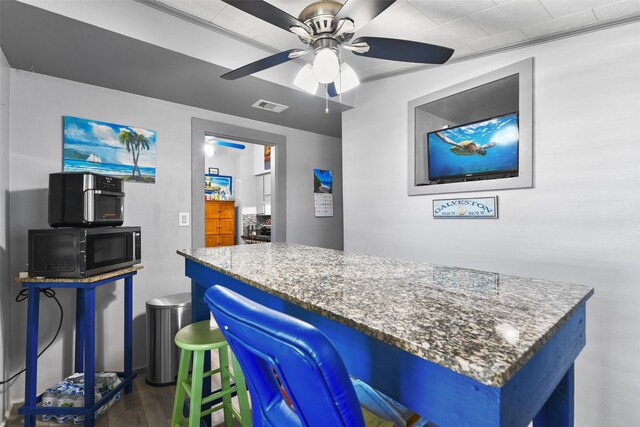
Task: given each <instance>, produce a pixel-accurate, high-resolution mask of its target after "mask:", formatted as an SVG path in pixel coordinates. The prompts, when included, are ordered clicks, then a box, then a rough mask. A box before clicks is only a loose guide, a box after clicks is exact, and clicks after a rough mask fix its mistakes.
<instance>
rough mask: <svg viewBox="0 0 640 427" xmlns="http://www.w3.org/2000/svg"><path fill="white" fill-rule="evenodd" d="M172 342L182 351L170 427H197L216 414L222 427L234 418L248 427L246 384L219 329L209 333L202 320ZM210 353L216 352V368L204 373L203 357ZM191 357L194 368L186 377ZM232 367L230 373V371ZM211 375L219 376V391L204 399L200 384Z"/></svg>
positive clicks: (230, 423) (248, 414)
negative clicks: (220, 413)
mask: <svg viewBox="0 0 640 427" xmlns="http://www.w3.org/2000/svg"><path fill="white" fill-rule="evenodd" d="M174 340H175V342H176V345H177V346H178V347H179V348H180V349H181V351H180V367H179V369H178V378H177V380H176V395H175V398H174V400H173V412H172V415H171V427H181V426H182V425H184V424H189V427H199V426H200V420H201V418H202V417H203V416H205V415H209V414H211V413H213V412H215V411H218V410H222V411H223V412H224V423H225V426H231V425H232V424H233V419H234V418H235V419H236V420H237V421H239V422H240V425H241V426H242V427H250V426H251V408H250V407H249V396H248V394H247V383H246V381H245V379H244V375H242V370H241V369H240V365H239V364H238V361H237V360H236V358H235V356H234V355H233V353H231V355H229V344H228V343H227V341H226V340H225V338H224V335H222V332H220V329H219V328H217V327H214V328H213V329H212V328H211V326H210V323H209V320H203V321H202V322H196V323H192V324H190V325H187V326H185V327H184V328H182V329H180V330H179V331H178V333H177V334H176V335H175V338H174ZM211 350H218V360H219V362H220V363H219V367H218V368H217V369H213V370H210V371H206V372H205V370H204V365H205V354H206V353H207V352H209V351H211ZM192 356H193V364H192V369H191V375H189V366H190V365H191V362H192ZM229 358H231V363H229ZM231 366H233V371H232V370H231V369H230V367H231ZM212 375H219V376H220V390H219V391H216V392H213V393H208V394H207V393H205V394H204V395H203V390H202V389H203V381H204V379H205V378H207V377H211V376H212ZM231 380H233V383H232V382H231ZM234 394H235V395H237V397H238V406H239V407H240V410H239V411H238V410H237V409H236V408H235V407H234V406H233V403H232V401H231V397H232V396H233V395H234ZM187 395H188V396H189V398H190V399H191V403H190V406H189V417H188V418H184V417H183V415H182V413H183V409H184V403H185V398H186V396H187ZM214 402H218V403H214Z"/></svg>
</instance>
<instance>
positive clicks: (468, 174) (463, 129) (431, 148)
mask: <svg viewBox="0 0 640 427" xmlns="http://www.w3.org/2000/svg"><path fill="white" fill-rule="evenodd" d="M518 145H519V137H518V113H510V114H505V115H502V116H496V117H492V118H489V119H483V120H480V121H477V122H472V123H467V124H464V125H460V126H455V127H450V128H446V129H441V130H438V131H433V132H429V133H428V134H427V153H428V166H429V169H428V175H429V184H444V183H449V182H464V181H479V180H484V179H498V178H509V177H516V176H518Z"/></svg>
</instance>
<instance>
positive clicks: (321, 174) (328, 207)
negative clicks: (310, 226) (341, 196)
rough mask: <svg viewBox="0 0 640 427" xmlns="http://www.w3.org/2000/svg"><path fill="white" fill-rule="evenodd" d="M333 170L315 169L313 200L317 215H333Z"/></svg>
mask: <svg viewBox="0 0 640 427" xmlns="http://www.w3.org/2000/svg"><path fill="white" fill-rule="evenodd" d="M332 192H333V171H331V170H328V169H314V170H313V201H314V206H315V211H316V217H323V216H333V194H332Z"/></svg>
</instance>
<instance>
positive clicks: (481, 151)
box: [436, 132, 496, 156]
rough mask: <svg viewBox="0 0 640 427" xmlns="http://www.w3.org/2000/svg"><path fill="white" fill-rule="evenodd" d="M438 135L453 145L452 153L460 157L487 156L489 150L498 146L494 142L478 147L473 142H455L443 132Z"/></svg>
mask: <svg viewBox="0 0 640 427" xmlns="http://www.w3.org/2000/svg"><path fill="white" fill-rule="evenodd" d="M436 135H438V136H439V137H440V138H441V139H442V140H443V141H444V142H446V143H447V144H449V145H453V147H451V152H452V153H453V154H457V155H458V156H473V155H474V154H477V155H478V156H486V155H487V149H488V148H491V147H493V146H494V145H496V143H495V142H493V141H492V142H490V143H488V144H485V145H481V146H478V144H476V143H475V142H473V141H462V142H454V141H452V140H451V139H449V138H448V137H447V136H446V135H444V134H443V133H442V132H437V133H436Z"/></svg>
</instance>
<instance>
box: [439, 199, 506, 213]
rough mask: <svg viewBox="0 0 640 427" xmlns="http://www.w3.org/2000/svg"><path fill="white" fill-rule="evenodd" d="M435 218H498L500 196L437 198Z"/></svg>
mask: <svg viewBox="0 0 640 427" xmlns="http://www.w3.org/2000/svg"><path fill="white" fill-rule="evenodd" d="M433 217H434V218H497V217H498V197H497V196H494V197H480V198H472V199H436V200H434V201H433Z"/></svg>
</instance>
